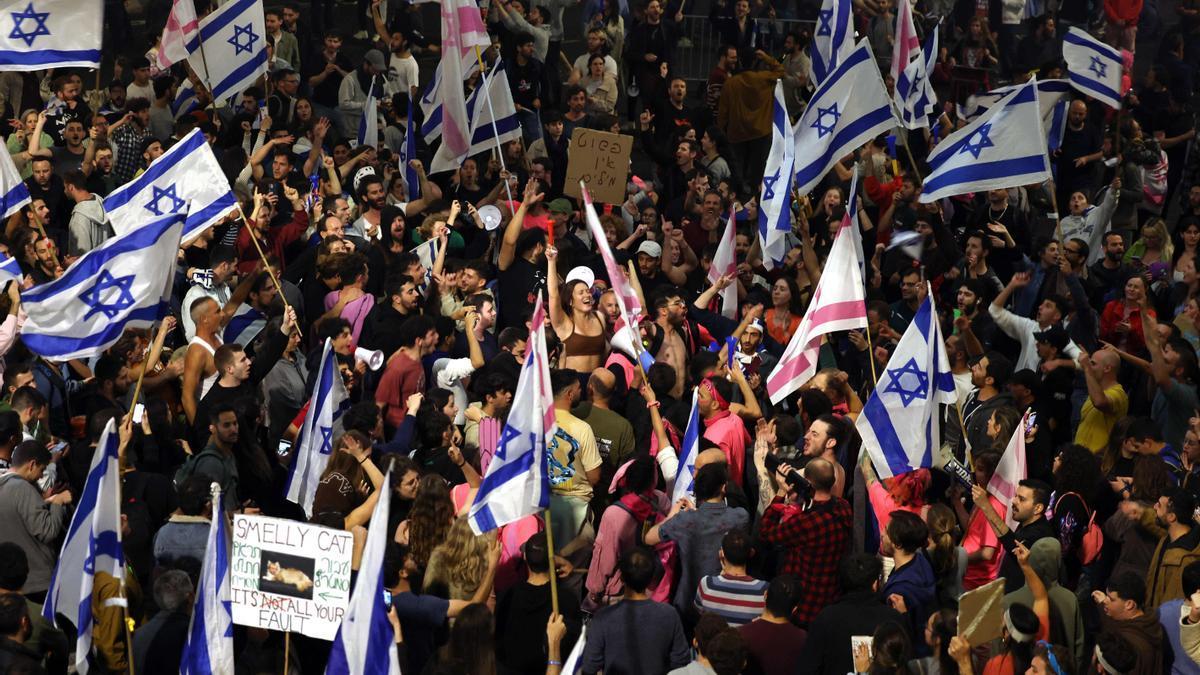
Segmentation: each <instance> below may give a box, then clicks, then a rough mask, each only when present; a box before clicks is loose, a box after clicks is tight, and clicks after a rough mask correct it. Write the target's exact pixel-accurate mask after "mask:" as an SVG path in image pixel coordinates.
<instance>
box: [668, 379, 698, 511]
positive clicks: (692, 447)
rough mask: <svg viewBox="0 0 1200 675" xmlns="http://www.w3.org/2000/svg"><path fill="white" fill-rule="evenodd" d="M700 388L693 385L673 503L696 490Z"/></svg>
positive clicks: (673, 492)
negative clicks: (690, 408)
mask: <svg viewBox="0 0 1200 675" xmlns="http://www.w3.org/2000/svg"><path fill="white" fill-rule="evenodd" d="M701 430H702V428H701V426H700V390H699V389H697V388H696V387H692V411H691V412H690V413H688V423H687V428H685V429H684V430H683V442H682V443H680V447H679V472H678V473H676V474H675V485H674V487H673V488H672V489H671V503H672V504H674V503H675V502H678V501H679V500H680V499H683V498H684V497H691V496H692V493H693V492H695V482H696V457H698V456H699V455H700V432H701Z"/></svg>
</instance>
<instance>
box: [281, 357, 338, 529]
mask: <svg viewBox="0 0 1200 675" xmlns="http://www.w3.org/2000/svg"><path fill="white" fill-rule="evenodd" d="M349 399H350V397H349V395H348V394H347V393H346V385H345V384H344V383H343V382H342V373H341V371H340V370H338V365H337V355H336V354H334V353H333V341H332V340H330V339H329V338H325V349H324V350H323V351H322V352H321V365H320V366H319V368H318V370H317V379H316V383H315V386H314V391H313V393H312V397H311V398H310V399H309V401H308V412H306V413H305V414H304V423H303V424H302V425H301V427H300V434H299V440H297V442H296V447H295V448H294V449H293V450H292V470H291V472H290V473H289V474H288V482H287V492H286V496H287V500H288V501H289V502H292V503H294V504H299V505H300V506H301V507H303V508H304V513H305V514H306V515H308V516H309V517H311V516H312V506H313V498H314V497H316V495H317V484H318V483H320V481H321V474H323V473H325V465H327V464H329V456H330V455H331V454H333V438H334V436H338V435H341V433H342V421H341V420H342V413H344V412H346V408H348V407H349V406H350V400H349Z"/></svg>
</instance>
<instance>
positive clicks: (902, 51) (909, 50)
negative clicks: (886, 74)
mask: <svg viewBox="0 0 1200 675" xmlns="http://www.w3.org/2000/svg"><path fill="white" fill-rule="evenodd" d="M893 35H894V39H893V41H892V82H899V81H900V74H901V73H903V72H904V69H905V68H907V67H908V64H909V62H910V61H912V59H913V57H914V56H916V55H917V52H919V51H920V50H921V41H920V39H918V38H917V27H916V25H914V24H913V15H912V2H910V1H909V0H896V28H895V33H893Z"/></svg>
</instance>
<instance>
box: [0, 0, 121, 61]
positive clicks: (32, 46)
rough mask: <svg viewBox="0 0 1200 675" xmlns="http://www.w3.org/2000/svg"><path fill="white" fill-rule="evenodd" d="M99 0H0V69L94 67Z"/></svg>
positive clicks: (101, 2) (97, 49) (99, 23)
mask: <svg viewBox="0 0 1200 675" xmlns="http://www.w3.org/2000/svg"><path fill="white" fill-rule="evenodd" d="M103 24H104V0H0V71H3V70H24V71H29V70H44V69H47V68H98V67H100V41H101V38H102V37H103V35H104V25H103Z"/></svg>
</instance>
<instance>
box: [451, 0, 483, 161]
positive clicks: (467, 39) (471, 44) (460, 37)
mask: <svg viewBox="0 0 1200 675" xmlns="http://www.w3.org/2000/svg"><path fill="white" fill-rule="evenodd" d="M439 6H440V7H441V13H442V60H441V65H442V77H441V79H440V80H439V83H438V101H439V102H440V103H441V104H442V145H444V146H446V153H448V155H447V156H449V157H452V158H454V159H455V160H456V161H457V162H459V163H460V164H461V162H462V160H463V159H464V158H466V156H467V153H468V152H469V151H470V148H471V121H470V120H469V119H467V99H466V94H464V92H463V82H465V81H466V78H465V77H464V75H463V72H462V62H463V54H464V52H468V51H473V49H474V48H475V47H479V48H481V49H487V48H488V47H490V46H491V44H492V43H491V38H489V37H488V34H487V29H486V28H485V27H484V25H483V20H482V19H481V18H480V16H479V6H478V5H476V4H475V2H474V0H442V2H441V3H440V5H439ZM439 151H440V150H439Z"/></svg>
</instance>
